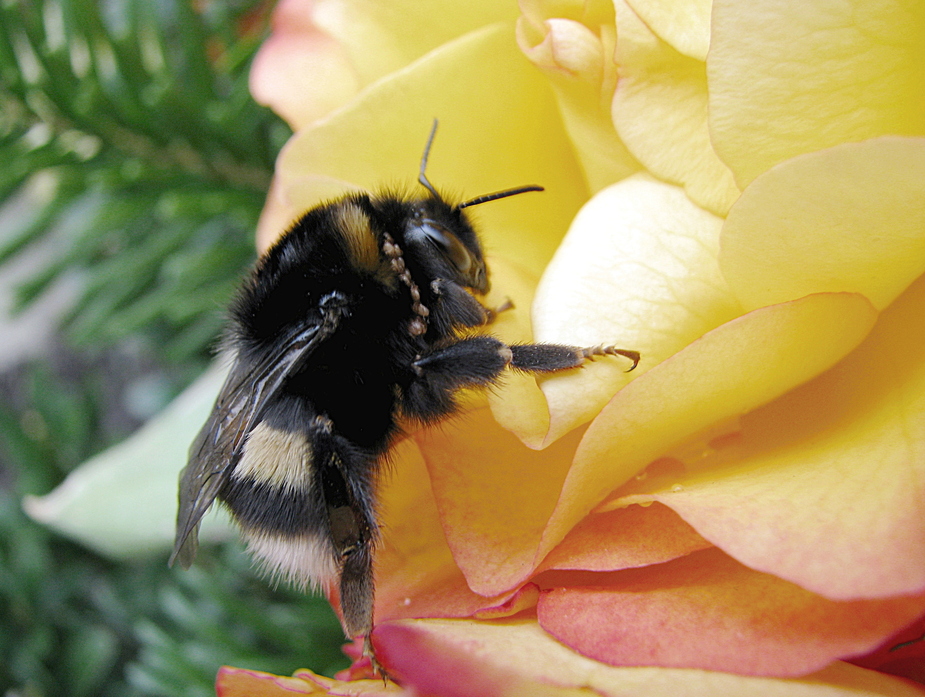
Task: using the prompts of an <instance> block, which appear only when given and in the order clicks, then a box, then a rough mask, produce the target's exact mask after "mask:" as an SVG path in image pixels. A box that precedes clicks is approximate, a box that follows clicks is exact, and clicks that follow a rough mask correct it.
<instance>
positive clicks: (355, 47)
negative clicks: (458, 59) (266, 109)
mask: <svg viewBox="0 0 925 697" xmlns="http://www.w3.org/2000/svg"><path fill="white" fill-rule="evenodd" d="M312 5H314V8H313V10H312V20H313V22H314V23H315V25H316V26H318V27H319V28H320V29H321V30H322V31H324V32H326V33H327V34H329V35H330V36H333V37H335V38H336V39H337V40H338V41H339V42H340V43H341V44H342V46H343V47H344V51H346V52H347V53H348V54H349V56H350V60H351V62H352V64H353V66H354V67H355V69H356V71H357V74H358V75H359V76H360V81H361V85H362V86H365V85H368V84H370V83H372V82H373V81H375V80H378V79H379V78H381V77H383V76H386V75H389V74H390V73H394V72H396V71H399V70H401V69H402V68H404V67H405V66H407V65H408V64H410V63H412V62H413V61H415V60H417V59H418V58H420V57H421V56H423V55H424V54H426V53H427V52H428V51H432V50H433V49H435V48H437V47H439V46H442V45H443V44H446V43H449V42H451V41H453V40H454V39H455V38H456V37H459V36H462V35H463V34H466V33H468V32H470V31H475V30H477V29H479V28H480V27H484V26H486V25H488V24H494V23H496V22H512V21H513V20H514V19H515V18H516V17H517V7H516V5H514V4H513V3H503V2H496V1H495V0H472V2H461V3H421V2H418V1H417V0H390V1H389V2H367V1H366V0H315V2H313V3H312ZM312 77H313V76H311V75H306V76H304V77H303V81H305V82H309V81H310V80H311V79H312ZM443 87H445V85H441V88H443ZM296 88H297V87H296V86H294V89H296Z"/></svg>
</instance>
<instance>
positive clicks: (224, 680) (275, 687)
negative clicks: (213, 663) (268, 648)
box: [215, 666, 327, 697]
mask: <svg viewBox="0 0 925 697" xmlns="http://www.w3.org/2000/svg"><path fill="white" fill-rule="evenodd" d="M215 694H216V695H217V697H288V696H291V695H323V694H327V691H326V690H324V689H322V688H320V687H318V686H317V685H313V684H312V683H310V682H306V681H305V680H302V679H300V678H289V677H284V676H281V675H272V674H271V673H264V672H262V671H259V670H246V669H244V668H232V667H231V666H222V667H221V668H220V669H219V671H218V676H217V677H216V679H215Z"/></svg>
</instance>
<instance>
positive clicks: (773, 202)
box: [720, 137, 925, 309]
mask: <svg viewBox="0 0 925 697" xmlns="http://www.w3.org/2000/svg"><path fill="white" fill-rule="evenodd" d="M923 229H925V138H896V137H887V138H878V139H876V140H871V141H866V142H863V143H848V144H844V145H839V146H837V147H834V148H830V149H829V150H824V151H822V152H816V153H812V154H810V155H803V156H800V157H795V158H794V159H792V160H789V161H787V162H784V163H782V164H780V165H778V166H777V167H774V168H773V169H771V170H769V171H768V172H766V173H764V174H763V175H761V176H760V177H758V178H757V179H755V181H754V182H752V184H751V186H749V187H748V189H746V191H745V192H744V193H743V194H742V198H740V199H739V200H738V201H737V202H736V205H735V206H733V208H732V210H731V211H730V212H729V218H728V219H727V220H726V224H725V226H724V227H723V234H722V254H721V256H720V264H721V266H722V270H723V275H724V276H725V277H726V279H727V281H728V282H729V285H730V288H731V289H732V290H733V291H734V292H735V294H736V296H737V297H738V298H739V299H740V300H741V302H742V303H743V304H744V305H745V306H746V307H747V308H748V309H753V308H756V307H761V306H763V305H768V304H772V303H778V302H784V301H786V300H792V299H794V298H799V297H802V296H804V295H808V294H809V293H819V292H825V291H850V292H857V293H863V294H864V295H866V296H867V297H868V298H870V300H871V302H872V303H873V304H874V305H875V306H876V307H878V308H883V307H885V306H886V305H888V304H889V303H890V302H891V301H892V300H893V298H895V297H896V296H897V295H899V294H900V293H901V292H902V291H903V289H904V288H905V287H906V286H907V285H909V283H910V282H911V281H912V279H914V278H916V277H917V276H919V275H920V274H921V273H922V272H923V271H925V235H923V234H922V230H923Z"/></svg>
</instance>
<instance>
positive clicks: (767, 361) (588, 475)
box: [539, 294, 876, 555]
mask: <svg viewBox="0 0 925 697" xmlns="http://www.w3.org/2000/svg"><path fill="white" fill-rule="evenodd" d="M875 319H876V312H875V311H874V310H873V308H872V307H871V306H870V303H869V302H868V301H867V300H866V299H865V298H864V297H863V296H859V295H850V294H823V295H813V296H809V297H806V298H802V299H800V300H796V301H793V302H790V303H786V304H783V305H774V306H771V307H766V308H762V309H760V310H755V311H754V312H751V313H749V314H747V315H744V316H742V317H739V318H737V319H735V320H733V321H731V322H728V323H726V324H724V325H722V326H721V327H718V328H717V329H714V330H713V331H711V332H708V333H707V334H705V335H704V336H703V337H701V338H700V339H699V340H697V341H695V342H694V343H692V344H691V345H690V346H688V347H687V348H685V349H684V350H683V351H681V352H680V353H677V354H675V355H674V356H672V357H671V358H670V359H668V360H666V361H664V362H663V363H660V364H659V365H657V366H655V367H654V368H652V369H651V370H649V371H648V372H647V373H645V374H644V375H642V376H640V377H639V378H638V379H637V380H635V381H633V382H632V383H630V384H629V385H628V386H627V387H625V388H624V389H623V390H621V391H620V392H618V393H617V395H616V396H615V397H614V399H612V400H611V401H610V403H609V404H608V405H607V406H606V407H605V409H604V410H603V411H602V412H601V414H600V415H599V416H598V417H597V418H596V419H595V420H594V422H592V424H591V425H590V426H589V428H588V430H587V432H586V433H585V436H584V438H583V439H582V442H581V445H580V446H579V448H578V451H577V452H576V454H575V460H574V462H573V464H572V468H571V470H570V471H569V474H568V477H567V478H566V480H565V484H564V486H563V488H562V494H561V496H560V498H559V502H558V504H557V505H556V510H555V512H554V513H553V515H552V517H551V519H550V522H549V526H548V527H547V530H546V532H545V534H544V538H543V543H542V545H541V547H540V551H539V554H540V555H544V554H545V553H546V552H548V551H549V550H550V549H552V547H554V546H555V545H556V544H558V543H559V541H560V540H562V539H563V537H564V536H565V534H566V533H567V532H568V531H569V530H570V529H571V528H572V527H573V526H574V525H575V524H576V523H577V522H578V521H579V520H581V519H582V518H584V516H586V515H587V514H588V512H589V511H590V510H591V509H592V508H593V507H594V506H596V505H597V504H598V503H599V502H601V501H602V500H603V499H604V498H605V497H606V496H607V495H608V494H609V493H610V492H611V491H613V490H614V489H615V488H616V487H618V486H620V485H621V484H623V483H625V482H626V481H627V480H629V478H630V477H632V476H633V475H634V474H636V473H637V472H638V471H639V470H641V469H642V468H643V467H645V466H646V465H647V464H648V463H649V462H651V461H652V460H654V459H656V458H657V457H658V456H660V455H662V454H664V453H665V452H666V451H668V450H670V449H671V447H672V446H673V445H675V444H677V443H679V442H680V441H682V440H683V439H685V438H688V437H690V436H692V435H693V434H695V433H698V432H700V431H702V430H704V429H706V428H707V427H709V426H710V425H711V424H714V423H719V422H722V421H725V420H727V419H729V418H731V417H735V416H738V415H739V414H742V413H745V412H748V411H749V410H751V409H754V408H756V407H758V406H760V405H761V404H764V403H766V402H768V401H770V400H771V399H773V398H774V397H777V396H778V395H780V394H782V393H784V392H786V391H787V390H789V389H791V388H793V387H795V386H796V385H799V384H801V383H803V382H805V381H806V380H808V379H809V378H811V377H813V376H815V375H817V374H819V373H820V372H822V371H823V370H825V369H826V368H828V367H830V366H831V365H832V364H834V363H835V362H836V361H838V360H839V359H840V358H842V357H843V356H844V355H845V354H846V353H848V352H849V351H851V350H852V349H853V348H854V347H855V346H857V345H858V344H859V343H860V342H861V340H862V339H863V338H864V336H865V335H866V334H867V332H868V331H869V330H870V328H871V326H873V323H874V321H875Z"/></svg>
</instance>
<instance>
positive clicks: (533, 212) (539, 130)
mask: <svg viewBox="0 0 925 697" xmlns="http://www.w3.org/2000/svg"><path fill="white" fill-rule="evenodd" d="M511 32H512V30H511V28H510V27H509V26H507V25H493V26H490V27H486V28H485V29H482V30H479V31H476V32H473V33H471V34H468V35H466V36H463V37H461V38H460V39H457V40H455V41H452V42H450V43H448V44H446V45H444V46H441V47H440V48H439V49H436V50H435V51H433V52H432V53H429V54H427V55H426V56H424V57H423V58H422V59H420V60H419V61H416V62H415V63H412V64H411V65H409V66H408V67H407V68H405V69H403V70H401V71H399V72H397V73H395V74H393V75H390V76H388V77H387V78H385V79H383V80H380V81H379V82H377V83H376V84H375V85H373V86H371V87H370V88H369V89H367V90H365V91H364V92H363V93H362V94H361V95H360V96H358V98H357V99H355V100H353V101H352V102H351V103H350V104H349V105H347V106H346V107H345V108H344V109H341V110H339V111H338V112H336V114H334V115H332V116H331V118H329V119H327V120H325V121H323V122H321V123H318V124H316V125H315V126H313V127H312V128H309V129H306V130H304V131H301V132H300V133H298V134H297V135H296V136H295V137H294V138H293V139H292V140H290V142H289V143H288V144H287V146H286V147H285V148H284V150H283V152H282V154H281V155H280V159H279V162H278V166H277V173H278V181H279V186H280V187H281V189H282V193H283V195H284V196H285V197H286V198H287V200H288V201H289V202H290V203H291V205H292V206H293V208H294V210H306V209H308V208H311V207H312V206H314V205H317V204H318V203H320V202H321V200H322V199H323V198H325V197H328V196H330V194H331V192H330V191H329V190H327V189H325V190H323V191H318V190H316V188H315V184H316V182H317V181H318V180H317V177H319V176H322V177H325V178H327V180H334V181H341V182H349V186H346V187H345V188H354V189H356V188H359V189H365V190H381V188H382V187H383V186H393V187H394V186H396V185H397V184H399V183H401V182H404V183H405V186H406V187H407V188H408V189H409V190H417V189H418V188H419V186H418V185H417V183H416V177H417V171H418V166H419V161H420V157H421V153H422V151H423V148H424V142H425V140H426V138H427V134H428V131H429V129H430V126H431V123H432V121H433V119H434V118H435V117H437V118H439V119H440V132H439V133H438V135H437V139H436V141H435V143H434V148H433V151H432V152H431V157H430V162H429V168H428V175H429V178H430V180H431V181H432V182H434V184H435V186H436V187H437V188H438V189H439V190H441V191H449V192H465V195H466V196H475V195H478V194H482V193H487V192H490V191H495V190H498V189H503V188H508V187H511V186H518V185H522V184H540V185H543V186H545V187H546V188H547V191H546V192H545V193H542V194H536V193H534V194H528V195H524V196H516V197H513V198H509V199H505V200H503V201H498V202H496V203H492V204H486V205H484V206H479V207H478V208H475V209H474V210H473V217H474V218H475V219H476V221H477V222H478V223H480V225H479V227H480V229H481V230H482V231H483V239H484V242H485V246H486V248H487V251H488V252H489V253H492V254H496V255H500V256H506V257H508V258H511V259H515V260H517V262H518V263H520V264H522V265H523V266H525V267H526V268H527V269H529V270H531V271H532V272H533V273H536V274H539V273H540V271H541V270H542V268H543V267H544V266H545V265H546V263H547V261H548V260H549V258H550V257H551V255H552V253H553V251H554V249H555V247H556V246H557V245H558V243H559V241H560V240H561V238H562V236H563V235H564V233H565V230H566V229H567V228H568V224H569V222H570V221H571V219H572V217H573V216H574V214H575V212H576V211H577V210H578V207H579V205H580V203H581V201H583V200H584V199H585V198H586V196H587V191H586V189H585V187H584V184H583V182H582V178H581V175H580V173H579V171H578V166H577V164H576V162H575V158H574V155H573V154H572V152H571V145H570V143H569V141H568V139H567V137H566V135H565V133H564V131H563V130H562V125H561V122H560V120H559V117H558V114H557V110H556V107H555V103H554V100H553V97H552V95H551V93H550V91H549V88H548V86H547V85H546V82H545V80H544V79H543V78H542V76H541V75H539V74H538V73H537V72H536V70H535V69H534V68H533V66H531V65H530V63H529V62H528V61H527V60H526V59H525V58H524V57H523V55H521V53H520V52H519V51H518V50H517V47H516V45H515V44H514V42H513V38H512V36H511ZM435 85H440V86H441V88H440V89H439V90H436V89H434V86H435ZM525 241H528V242H527V243H525Z"/></svg>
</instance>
